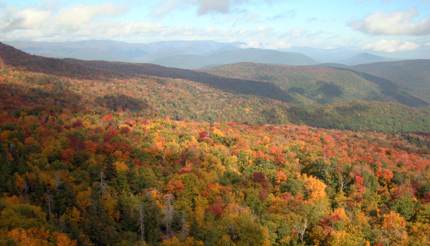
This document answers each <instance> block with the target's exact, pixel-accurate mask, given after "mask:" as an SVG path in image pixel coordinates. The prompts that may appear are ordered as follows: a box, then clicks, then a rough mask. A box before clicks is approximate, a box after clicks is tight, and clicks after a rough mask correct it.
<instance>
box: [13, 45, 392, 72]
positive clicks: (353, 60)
mask: <svg viewBox="0 0 430 246" xmlns="http://www.w3.org/2000/svg"><path fill="white" fill-rule="evenodd" d="M9 44H10V45H13V46H14V47H17V48H19V49H21V50H23V51H26V52H28V53H30V54H35V55H41V56H47V57H54V58H75V59H82V60H105V61H121V62H140V63H141V62H145V63H153V64H158V65H163V66H169V67H177V68H186V69H198V68H203V67H208V66H218V65H225V64H232V63H239V62H254V63H268V64H284V65H314V64H318V63H340V64H345V65H357V64H365V63H372V62H380V61H390V60H396V58H392V57H385V56H384V55H380V54H371V53H367V52H364V51H362V50H358V49H353V48H338V49H316V48H307V47H292V48H288V49H281V50H270V49H262V48H247V47H244V45H243V44H241V43H222V42H215V41H165V42H154V43H127V42H120V41H111V40H86V41H74V42H29V41H16V42H9ZM397 60H399V59H397Z"/></svg>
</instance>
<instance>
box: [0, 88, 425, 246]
mask: <svg viewBox="0 0 430 246" xmlns="http://www.w3.org/2000/svg"><path fill="white" fill-rule="evenodd" d="M14 95H15V94H14V93H11V94H10V95H9V96H14ZM30 98H31V97H30ZM39 100H40V103H44V100H42V98H40V99H39ZM36 102H37V101H36ZM48 102H49V103H50V104H54V105H55V104H57V105H58V103H61V102H58V101H53V102H50V101H49V100H48ZM25 103H26V102H25V101H24V102H23V104H21V103H20V102H19V101H14V103H13V104H11V103H10V102H9V101H4V100H2V101H1V107H2V111H1V115H0V141H1V145H0V146H1V148H0V158H1V159H0V162H1V163H2V165H1V166H0V168H1V170H0V192H1V198H0V231H1V232H0V240H1V241H0V242H1V243H2V244H13V242H15V243H19V244H21V245H31V244H40V245H47V244H57V245H91V244H94V245H130V244H132V245H137V244H142V245H145V244H147V245H159V244H161V245H220V244H222V245H303V244H306V245H310V244H325V245H326V244H330V245H364V244H368V243H371V244H414V243H415V244H417V245H423V244H424V245H425V244H428V243H429V238H428V235H427V233H426V231H428V230H429V229H430V212H429V211H430V206H429V204H430V203H429V201H430V199H429V198H430V189H429V187H430V183H429V180H430V168H429V166H430V159H429V158H430V157H429V150H428V147H426V146H428V145H425V143H427V144H428V136H425V135H402V136H389V135H384V134H377V133H364V132H363V133H356V132H347V131H344V132H342V131H334V130H318V129H313V128H309V127H305V126H294V125H268V126H250V125H244V124H237V123H229V124H219V123H214V124H209V123H196V122H186V121H171V120H165V119H164V120H148V118H147V117H140V116H136V115H135V114H134V113H133V112H130V111H132V110H125V111H121V112H112V111H110V110H106V111H104V112H99V113H94V112H87V111H85V110H84V111H83V110H81V109H79V108H73V107H72V108H67V107H66V108H64V109H63V108H62V107H59V108H55V107H47V105H43V104H34V103H35V101H32V106H31V107H29V105H25ZM67 105H68V104H67ZM37 106H39V107H37ZM426 139H427V140H426ZM426 141H427V142H426Z"/></svg>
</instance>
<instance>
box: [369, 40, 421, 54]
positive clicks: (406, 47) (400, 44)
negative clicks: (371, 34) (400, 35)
mask: <svg viewBox="0 0 430 246" xmlns="http://www.w3.org/2000/svg"><path fill="white" fill-rule="evenodd" d="M418 48H419V45H418V44H416V43H413V42H408V41H398V40H379V41H377V42H375V43H371V44H367V45H365V46H364V49H365V50H372V51H377V52H386V53H393V52H400V51H411V50H416V49H418Z"/></svg>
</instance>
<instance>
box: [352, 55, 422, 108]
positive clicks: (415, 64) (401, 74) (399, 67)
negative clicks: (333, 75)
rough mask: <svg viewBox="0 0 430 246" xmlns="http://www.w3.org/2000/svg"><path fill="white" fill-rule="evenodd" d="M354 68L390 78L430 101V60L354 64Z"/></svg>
mask: <svg viewBox="0 0 430 246" xmlns="http://www.w3.org/2000/svg"><path fill="white" fill-rule="evenodd" d="M353 69H355V70H357V71H361V72H365V73H368V74H372V75H375V76H378V77H381V78H385V79H387V80H390V81H392V82H394V83H396V84H397V85H398V86H399V87H401V88H405V89H407V90H408V91H409V92H410V93H412V94H413V95H415V96H417V97H419V98H422V99H423V100H426V101H428V102H429V101H430V60H407V61H397V62H380V63H372V64H363V65H359V66H354V67H353Z"/></svg>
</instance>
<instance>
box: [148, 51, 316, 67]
mask: <svg viewBox="0 0 430 246" xmlns="http://www.w3.org/2000/svg"><path fill="white" fill-rule="evenodd" d="M152 62H153V63H156V64H162V65H164V66H169V67H180V68H203V67H208V66H216V65H222V64H232V63H238V62H257V63H268V64H286V65H311V64H315V61H314V60H312V58H309V57H307V56H305V55H303V54H300V53H293V52H281V51H275V50H264V49H231V50H226V51H218V52H214V53H211V54H208V55H204V56H203V55H201V56H196V55H178V56H168V57H163V58H160V59H155V60H153V61H152Z"/></svg>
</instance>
